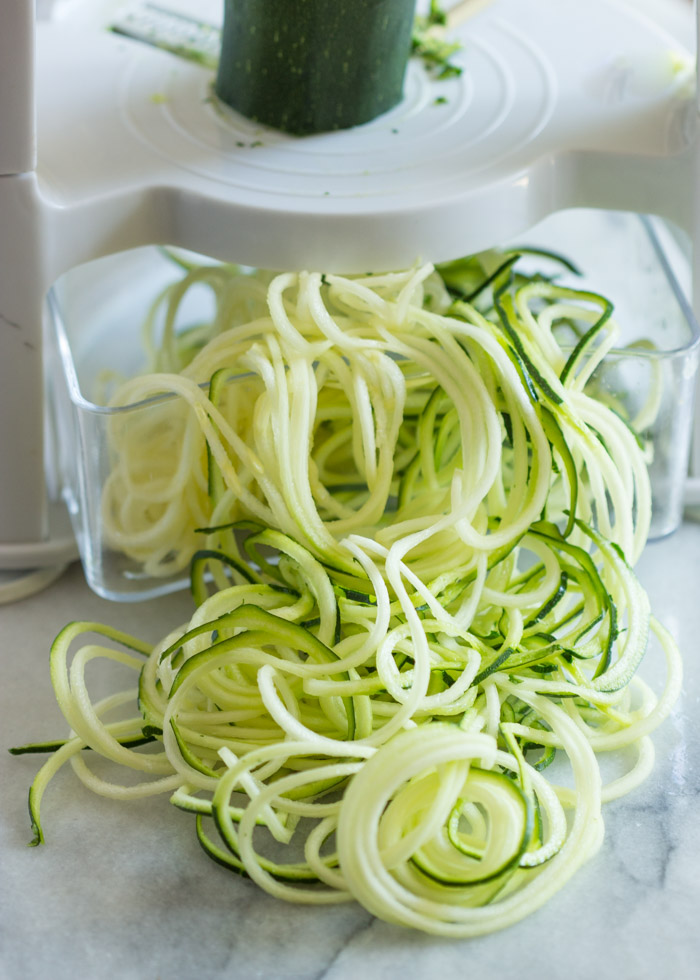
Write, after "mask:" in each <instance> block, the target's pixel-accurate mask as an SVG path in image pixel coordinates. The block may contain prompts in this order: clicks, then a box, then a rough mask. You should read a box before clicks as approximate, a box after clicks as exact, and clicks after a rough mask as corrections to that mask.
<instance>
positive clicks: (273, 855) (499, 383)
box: [28, 252, 681, 937]
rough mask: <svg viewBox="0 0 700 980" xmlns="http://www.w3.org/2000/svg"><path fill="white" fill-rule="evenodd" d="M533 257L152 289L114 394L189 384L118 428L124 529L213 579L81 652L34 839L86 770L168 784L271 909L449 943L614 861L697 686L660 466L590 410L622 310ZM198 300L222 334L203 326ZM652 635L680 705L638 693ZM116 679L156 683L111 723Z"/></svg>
mask: <svg viewBox="0 0 700 980" xmlns="http://www.w3.org/2000/svg"><path fill="white" fill-rule="evenodd" d="M518 259H519V253H495V252H493V253H486V254H484V255H481V256H477V257H475V258H471V259H469V260H464V261H462V262H457V263H451V264H450V265H447V266H443V267H440V268H438V269H437V270H436V269H434V268H433V267H431V266H422V267H419V268H413V269H410V270H408V271H405V272H401V273H394V274H386V275H373V276H364V277H356V278H343V277H340V276H332V275H321V274H318V273H298V274H297V273H287V274H282V275H278V276H272V275H270V274H265V273H253V274H244V273H242V272H241V270H239V269H236V268H233V267H229V266H205V267H190V268H187V269H186V270H185V275H184V277H183V278H182V279H181V280H180V281H179V282H178V283H176V284H174V285H173V286H171V287H168V289H167V290H166V291H165V292H164V293H163V294H162V295H161V296H160V297H159V298H158V300H157V301H156V303H155V304H154V307H153V310H152V311H151V316H150V317H149V321H148V324H147V331H148V335H149V336H151V337H152V336H153V335H152V334H151V333H150V332H151V331H155V325H156V323H157V322H159V318H161V316H162V317H163V318H164V321H165V330H164V334H163V336H162V337H161V338H160V339H159V340H158V341H157V342H156V341H155V340H153V339H152V341H151V343H150V346H151V353H152V358H153V366H154V372H153V373H150V374H147V375H144V376H142V377H137V378H134V379H132V380H130V381H127V382H126V383H125V384H124V385H123V386H122V387H121V388H120V389H119V391H118V392H117V394H116V396H115V398H114V399H113V404H115V405H127V404H134V403H142V402H146V401H147V400H148V399H152V398H154V397H155V396H160V395H162V394H163V393H168V394H170V395H172V396H173V397H170V398H166V399H161V400H160V401H158V400H157V399H156V401H155V402H154V403H153V404H152V405H151V406H149V409H148V411H147V412H144V413H142V414H139V413H138V412H136V413H127V414H125V415H122V416H117V417H116V418H115V420H114V426H113V429H112V431H111V438H112V448H113V452H114V460H115V463H114V469H113V471H112V474H111V477H110V479H109V481H108V483H107V485H106V487H105V496H104V502H103V520H104V522H105V527H106V529H107V534H108V536H109V540H110V543H111V545H112V546H113V547H115V548H118V549H121V550H123V551H124V552H126V553H127V554H129V555H130V556H131V557H132V558H134V559H135V560H138V561H140V562H142V563H143V567H144V569H145V571H146V572H147V573H148V574H150V575H154V576H157V575H166V574H170V573H172V571H173V569H174V568H186V567H188V566H189V567H190V568H191V583H192V595H193V597H194V600H195V605H196V609H195V611H194V613H193V614H192V616H191V618H190V619H189V621H188V622H187V623H186V624H185V625H183V626H181V627H179V628H177V629H176V630H174V632H172V633H171V634H169V635H168V636H167V637H165V638H164V639H163V640H162V641H161V642H160V643H158V644H157V645H156V646H155V647H154V648H150V647H149V646H148V645H146V644H143V643H142V642H141V641H139V640H138V639H135V638H133V637H130V636H128V635H126V634H124V633H122V632H119V631H117V630H114V629H112V628H108V627H104V626H100V625H99V624H95V623H73V624H71V625H69V626H67V627H66V628H65V629H64V630H63V631H62V632H61V633H60V634H59V636H58V637H57V639H56V641H55V643H54V645H53V648H52V652H51V677H52V682H53V685H54V689H55V692H56V696H57V699H58V702H59V705H60V707H61V709H62V711H63V713H64V715H65V717H66V720H67V722H68V725H69V726H70V729H71V737H70V738H69V739H68V740H67V741H66V742H65V743H54V744H51V745H47V746H45V747H44V748H46V749H53V750H54V754H53V755H52V756H51V757H50V758H49V761H48V762H47V763H46V764H45V765H44V767H43V768H42V769H41V770H40V772H39V774H38V775H37V777H36V779H35V781H34V784H33V786H32V790H31V794H30V810H31V814H32V820H33V825H34V829H35V843H39V842H40V841H42V840H43V831H42V823H41V817H40V804H41V800H42V796H43V794H44V791H45V789H46V786H47V784H48V783H49V781H50V780H51V778H52V777H53V776H54V775H55V773H56V771H57V770H58V769H59V768H60V767H61V766H63V765H64V764H65V763H66V762H69V763H70V765H71V766H72V768H73V769H74V771H75V773H76V774H77V776H78V777H79V778H80V779H81V780H82V781H83V782H84V783H85V784H86V785H87V786H88V787H90V788H91V789H93V790H95V791H96V792H98V793H101V794H104V795H106V796H112V797H114V798H117V799H120V798H131V797H136V796H146V795H150V794H159V793H169V794H171V795H170V798H171V801H172V803H174V804H175V806H177V807H179V808H181V809H182V810H183V811H185V812H187V813H190V814H192V815H193V816H194V818H195V824H196V833H197V837H198V839H199V841H200V843H201V845H202V847H203V848H204V850H205V851H206V852H207V853H208V854H209V855H210V856H211V857H212V858H213V859H214V860H215V861H216V862H217V863H219V864H220V865H223V866H224V867H226V868H229V869H231V870H232V871H234V872H236V873H239V874H242V875H246V876H249V877H250V878H252V879H253V880H254V881H255V882H257V884H258V885H259V886H260V887H261V888H263V889H265V890H266V891H268V892H269V893H270V894H271V895H274V896H276V897H278V898H282V899H286V900H290V901H294V902H303V903H310V904H325V903H336V902H343V901H348V900H352V899H354V900H357V901H359V902H361V903H362V905H363V906H364V907H365V908H367V909H369V910H370V911H371V912H372V913H373V914H374V915H376V916H378V917H380V918H382V919H385V920H387V921H389V922H393V923H399V924H402V925H406V926H410V927H414V928H416V929H421V930H425V931H427V932H431V933H436V934H439V935H444V936H455V937H457V936H475V935H479V934H482V933H485V932H489V931H492V930H495V929H500V928H503V927H505V926H508V925H510V924H512V923H514V922H516V921H518V920H519V919H521V918H523V917H524V916H526V915H528V914H529V913H531V912H533V911H534V910H535V909H537V908H538V907H539V906H541V905H542V904H543V903H544V902H545V901H547V899H549V898H550V897H551V896H552V895H553V894H554V893H555V892H556V891H557V890H558V889H559V888H561V887H562V885H563V884H564V883H565V882H566V881H567V880H568V879H569V878H570V877H571V875H572V874H573V873H574V872H575V871H576V869H577V868H579V867H580V866H581V865H582V864H583V863H584V862H585V861H587V860H589V859H590V858H591V857H592V856H593V855H594V854H595V852H596V850H597V848H598V847H599V845H600V842H601V840H602V836H603V819H602V812H601V807H602V804H603V803H604V802H606V801H608V800H610V799H614V798H615V797H617V796H620V795H622V794H624V793H627V792H629V791H630V790H632V789H634V788H635V787H637V786H638V785H639V784H640V783H641V782H642V781H643V779H644V778H645V777H646V776H647V775H648V773H649V771H650V768H651V765H652V762H653V748H652V744H651V741H650V739H649V733H650V732H651V731H653V729H654V728H655V727H656V726H658V724H660V722H661V721H662V720H663V719H664V718H665V717H666V716H667V715H668V713H669V711H670V709H671V707H672V705H673V703H674V701H675V700H676V698H677V696H678V693H679V689H680V678H681V667H680V660H679V655H678V651H677V649H676V646H675V644H674V642H673V640H672V638H671V637H670V635H669V634H668V632H667V631H666V630H665V629H664V628H663V627H662V626H661V625H660V624H659V623H658V622H657V621H656V620H655V619H654V618H653V617H652V616H651V614H650V609H649V602H648V600H647V597H646V594H645V592H644V590H643V589H642V587H641V585H640V584H639V582H638V581H637V579H636V577H635V575H634V572H633V570H632V566H633V564H634V562H635V560H636V559H637V557H638V556H639V554H640V553H641V551H642V548H643V547H644V544H645V541H646V536H647V530H648V526H649V515H650V494H649V484H648V479H647V472H646V466H645V458H644V453H643V450H642V448H640V445H639V443H638V440H637V437H636V435H635V433H634V432H633V431H632V430H631V428H630V427H629V426H628V424H627V423H626V421H625V420H623V419H622V418H621V417H620V416H619V415H618V414H617V413H616V412H615V411H613V410H611V409H610V408H609V407H606V405H605V404H603V403H602V402H601V401H599V400H596V399H595V398H593V397H591V396H590V394H588V393H587V387H588V385H589V383H590V382H591V379H592V377H593V374H594V371H595V369H596V367H597V366H598V364H599V363H600V362H601V359H602V358H603V357H604V355H605V353H606V351H607V350H609V349H610V347H611V346H612V345H613V344H614V341H615V337H616V330H617V328H616V325H615V321H614V316H613V310H612V306H611V304H610V303H609V302H608V301H607V300H606V299H605V298H603V297H601V296H599V295H597V294H595V293H592V292H590V291H586V290H579V289H575V288H572V287H569V286H564V285H561V283H560V281H559V279H558V278H556V277H554V278H553V277H547V276H542V275H539V276H533V275H524V274H522V273H521V272H519V271H518ZM550 261H552V259H551V257H550ZM558 268H559V269H560V270H561V268H563V266H562V265H561V263H560V264H559V265H558ZM568 271H573V270H572V269H571V267H569V269H568ZM202 282H204V283H206V284H207V285H208V286H209V288H210V289H211V291H212V293H213V295H214V296H215V299H216V308H217V313H216V316H215V317H214V319H213V321H212V322H211V323H210V324H204V325H202V324H199V325H197V326H196V327H194V328H192V329H190V330H186V331H180V330H177V329H176V328H175V325H176V322H177V312H178V309H179V307H180V304H181V303H182V301H183V298H184V297H185V296H186V294H187V291H188V289H190V287H192V286H194V285H195V284H197V283H199V284H201V283H202ZM562 328H565V335H566V338H567V344H568V346H564V345H563V343H561V342H560V338H561V329H562ZM572 336H573V337H574V338H575V342H574V343H573V344H572V343H571V337H572ZM146 461H148V466H146V465H144V464H145V462H146ZM650 639H651V643H652V646H653V647H655V649H656V650H657V651H660V652H661V653H662V654H663V656H664V657H665V659H666V663H667V681H666V685H665V688H664V690H663V691H662V693H661V694H660V695H658V696H657V695H656V694H655V693H654V692H652V691H651V690H650V688H649V687H648V686H647V685H646V684H645V683H644V682H643V681H642V680H641V679H640V677H639V676H638V674H637V668H638V666H639V664H640V662H641V660H642V658H643V656H644V654H645V651H646V649H647V645H648V643H649V641H650ZM96 659H97V660H99V659H105V660H107V661H113V662H117V663H118V664H120V665H121V666H122V667H123V669H124V670H125V671H126V672H127V673H128V672H129V671H131V672H133V679H134V683H133V684H132V686H131V688H129V689H127V690H126V691H125V692H124V693H115V694H114V695H112V696H110V697H108V698H106V699H105V700H103V701H100V702H98V703H96V704H93V703H92V701H91V698H90V695H89V692H88V689H87V684H86V680H85V669H86V667H87V664H88V663H89V662H90V661H93V660H96ZM134 684H137V688H138V690H137V693H136V688H135V686H134ZM128 705H131V708H130V709H129V710H127V708H126V706H128ZM125 711H126V715H125V714H124V712H125ZM143 742H146V743H148V744H146V745H143V744H141V743H143ZM85 747H89V748H91V749H93V750H94V753H96V754H98V755H99V756H101V757H104V758H105V759H107V760H110V761H111V762H112V763H114V764H115V766H116V767H117V769H119V768H120V767H126V768H128V769H131V770H134V771H135V772H136V773H138V774H139V777H138V781H137V782H136V783H135V784H134V783H133V781H132V782H131V783H130V784H129V785H128V786H124V785H122V784H121V783H119V782H118V781H114V782H113V781H112V780H111V779H108V778H106V777H105V775H103V770H102V769H101V768H94V769H93V760H94V759H95V755H94V754H90V753H83V752H82V751H81V750H82V749H83V748H85ZM41 748H42V746H30V747H28V749H34V750H40V749H41ZM630 750H635V751H630ZM614 753H618V754H619V756H620V766H621V767H622V768H621V769H618V771H617V773H616V775H615V777H614V778H613V779H612V780H609V781H608V782H604V780H603V777H602V775H601V769H600V765H599V758H598V757H599V755H600V754H605V755H606V756H608V757H610V755H611V754H614ZM115 779H116V777H115Z"/></svg>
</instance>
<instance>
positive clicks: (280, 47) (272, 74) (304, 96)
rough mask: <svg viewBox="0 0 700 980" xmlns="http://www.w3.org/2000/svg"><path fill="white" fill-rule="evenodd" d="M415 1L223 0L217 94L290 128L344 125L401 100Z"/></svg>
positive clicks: (302, 130) (251, 115)
mask: <svg viewBox="0 0 700 980" xmlns="http://www.w3.org/2000/svg"><path fill="white" fill-rule="evenodd" d="M414 8H415V0H226V6H225V9H224V27H223V33H222V43H221V57H220V61H219V69H218V74H217V79H216V86H215V88H216V94H217V95H218V97H219V98H220V99H221V100H222V101H224V102H226V103H227V104H228V105H229V106H231V107H232V108H233V109H235V110H237V111H238V112H240V113H241V114H242V115H244V116H246V117H247V118H248V119H252V120H254V121H255V122H260V123H264V124H266V125H268V126H272V127H274V128H275V129H280V130H283V131H284V132H288V133H293V134H295V135H305V134H309V133H319V132H326V131H330V130H336V129H347V128H349V127H351V126H357V125H359V124H360V123H364V122H369V121H370V120H371V119H374V118H375V117H376V116H378V115H381V113H383V112H387V111H388V110H389V109H391V108H392V107H393V106H395V105H396V104H397V103H398V102H399V101H400V99H401V96H402V93H403V79H404V74H405V69H406V63H407V61H408V56H409V54H410V50H411V32H412V27H413V17H414Z"/></svg>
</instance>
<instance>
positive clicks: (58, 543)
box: [0, 501, 78, 570]
mask: <svg viewBox="0 0 700 980" xmlns="http://www.w3.org/2000/svg"><path fill="white" fill-rule="evenodd" d="M77 558H78V545H77V544H76V541H75V536H74V534H73V529H72V527H71V523H70V518H69V516H68V511H67V510H66V506H65V504H64V503H63V501H57V502H55V503H50V504H49V535H48V537H47V538H46V539H45V540H43V541H27V542H22V541H18V542H13V543H11V544H2V543H0V569H4V570H8V569H29V568H44V567H46V566H48V565H61V564H65V563H66V562H70V561H75V559H77Z"/></svg>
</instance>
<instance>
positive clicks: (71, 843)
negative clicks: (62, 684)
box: [0, 523, 700, 980]
mask: <svg viewBox="0 0 700 980" xmlns="http://www.w3.org/2000/svg"><path fill="white" fill-rule="evenodd" d="M638 570H639V574H640V576H641V578H642V581H643V582H644V584H645V585H646V587H647V588H648V590H649V593H650V595H651V599H652V606H653V609H654V611H655V613H656V614H657V615H658V617H659V618H660V619H662V620H663V621H664V622H665V624H666V625H667V626H668V627H669V628H670V629H671V630H672V631H673V632H674V634H675V635H676V637H677V639H678V640H679V642H680V644H681V647H682V650H683V653H684V657H685V668H686V677H685V684H684V694H683V698H682V701H681V702H680V703H679V704H678V705H677V706H676V709H675V711H674V713H673V715H672V717H671V718H670V719H668V720H667V721H666V722H665V724H664V726H663V727H662V728H661V729H660V730H659V731H658V732H657V733H656V734H655V737H654V740H655V744H656V747H657V761H656V767H655V769H654V772H653V774H652V776H651V778H650V779H649V780H648V781H647V782H646V783H645V784H644V785H643V786H642V787H641V788H640V789H638V790H637V791H636V792H634V793H633V794H631V795H630V796H628V797H626V798H624V799H622V800H620V801H618V802H616V803H613V804H609V805H608V806H607V808H606V810H605V823H606V836H605V841H604V844H603V847H602V849H601V851H600V852H599V854H598V855H597V856H596V857H595V858H594V859H593V860H592V861H591V862H590V863H589V864H588V865H586V866H585V867H584V868H583V869H582V870H581V871H580V872H579V873H578V875H577V876H576V877H575V878H574V879H573V881H571V882H570V883H569V884H568V886H567V887H566V888H565V889H564V890H563V891H562V892H560V893H559V894H558V895H557V896H556V897H555V898H554V899H553V900H552V901H551V902H550V903H549V905H547V906H546V907H545V908H544V909H542V910H541V911H539V912H537V913H536V914H535V915H533V916H531V917H530V918H528V919H526V920H525V921H523V922H521V923H520V924H518V925H516V926H514V927H512V928H511V929H509V930H507V931H505V932H503V933H497V934H494V935H491V936H488V937H486V938H483V939H478V940H471V941H447V940H439V939H434V938H432V937H429V936H427V935H423V934H419V933H412V932H409V931H407V930H403V929H399V928H397V927H393V926H389V925H386V924H385V923H382V922H378V921H376V920H374V919H373V918H372V917H371V916H370V915H369V914H367V913H366V912H364V911H363V910H362V909H361V908H359V907H358V906H356V905H342V906H337V907H331V908H322V909H314V908H306V907H294V906H289V905H287V904H283V903H279V902H277V901H275V900H274V899H272V898H270V897H268V896H267V895H265V894H263V893H261V892H260V891H258V889H257V888H256V886H254V885H253V884H251V883H250V882H249V881H246V880H243V879H241V878H239V877H237V876H234V875H232V874H230V873H229V872H227V871H225V870H223V869H222V868H220V867H218V866H217V865H215V864H214V863H213V862H211V861H210V860H209V859H208V858H207V857H206V856H205V855H204V853H203V852H202V851H201V850H200V848H199V845H198V844H197V842H196V840H195V836H194V827H193V822H192V819H191V818H190V817H189V816H188V815H186V814H183V813H181V812H179V811H177V810H176V809H175V808H174V807H171V806H170V805H169V804H168V802H167V798H166V797H162V798H156V799H151V800H148V801H143V802H139V803H118V802H112V801H109V800H104V799H102V798H99V797H95V796H93V795H92V794H90V793H89V792H88V791H87V790H85V789H84V788H83V787H82V786H81V785H80V784H79V783H78V782H77V780H76V778H75V777H74V775H73V773H72V772H71V771H70V770H69V769H67V770H66V771H64V772H62V773H60V774H59V776H58V777H57V778H56V780H55V782H54V783H53V784H52V785H51V786H50V787H49V789H48V791H47V794H46V797H45V800H44V808H43V817H44V830H45V832H46V838H47V843H46V845H45V846H44V847H41V848H29V847H27V846H26V845H27V841H28V840H29V839H30V837H31V832H30V829H29V821H28V817H27V810H26V800H27V790H28V787H29V784H30V782H31V779H32V777H33V775H34V773H35V771H36V769H37V766H38V763H39V762H40V757H36V756H35V757H32V756H21V757H13V756H10V755H9V754H8V753H7V752H6V751H3V752H2V753H0V785H1V786H2V807H1V810H0V881H1V882H2V884H1V885H0V977H2V978H3V980H5V978H7V980H19V978H22V980H43V978H49V977H51V980H64V978H65V980H68V978H70V980H76V978H78V980H82V978H89V980H107V978H109V980H131V978H138V980H141V978H144V980H159V978H160V980H193V978H195V977H196V978H197V980H210V978H211V980H219V978H234V977H235V978H236V980H248V978H254V977H260V978H265V980H276V978H279V980H292V978H294V980H296V978H298V980H312V978H314V980H319V978H321V977H323V978H324V980H346V978H350V977H357V976H358V975H361V976H362V978H363V980H375V978H376V980H379V978H387V980H388V978H394V977H405V978H413V977H426V978H427V977H433V976H440V977H441V980H451V978H457V977H460V978H461V977H464V976H467V975H470V976H471V975H473V976H475V977H478V978H479V980H488V978H492V977H493V978H496V977H498V978H499V980H510V978H516V977H517V978H519V980H522V978H523V977H525V978H527V977H535V976H536V977H538V980H559V978H561V977H563V976H566V977H567V978H568V980H584V978H586V980H588V978H590V977H596V980H608V978H609V980H612V978H615V980H645V978H651V977H657V976H672V977H674V980H685V978H687V980H691V978H695V977H697V975H698V963H699V962H700V929H699V928H698V909H700V654H699V652H698V645H699V643H698V638H699V637H700V601H699V600H700V525H699V524H690V523H688V524H686V525H684V526H683V528H682V529H681V530H680V531H679V532H677V533H676V534H674V535H673V536H671V537H669V538H667V539H666V540H664V541H659V542H655V543H653V544H650V545H649V546H648V548H647V551H646V552H645V554H644V556H643V558H642V560H641V562H640V565H639V569H638ZM189 602H190V600H189V597H188V596H187V595H186V594H180V595H177V596H169V597H167V598H165V599H162V600H159V601H157V602H150V603H147V604H139V605H132V606H120V605H115V604H113V603H108V602H106V601H104V600H101V599H99V598H97V597H96V596H95V595H93V594H92V593H90V592H89V591H88V589H87V587H86V586H85V584H84V582H83V579H82V574H81V572H80V569H79V568H77V567H76V568H72V569H71V570H70V571H69V572H68V573H67V574H66V575H65V576H64V577H63V578H62V579H61V580H59V581H58V582H57V583H55V584H54V585H53V586H52V587H51V588H50V589H49V590H48V591H46V592H44V593H43V594H41V595H39V596H36V597H34V598H32V599H27V600H25V601H23V602H19V603H17V604H16V605H13V606H7V607H4V608H0V644H1V648H2V663H3V683H2V685H0V728H1V734H2V746H3V749H6V748H8V747H9V746H10V745H13V744H18V743H22V742H24V741H30V740H35V739H41V738H47V737H51V736H56V735H59V736H60V735H61V734H63V733H64V731H65V727H64V724H63V722H62V719H61V718H60V716H59V713H58V709H57V707H56V705H55V702H54V698H53V693H52V690H51V685H50V681H49V671H48V649H49V644H50V642H51V640H52V638H53V636H54V635H55V634H56V633H57V632H58V630H59V629H60V628H61V627H62V626H63V625H64V624H65V623H66V622H67V621H68V620H70V619H73V618H81V619H82V618H85V619H98V620H102V621H105V622H109V623H112V624H114V625H121V626H122V627H124V628H127V629H129V630H130V631H131V632H134V633H136V634H138V635H141V636H144V637H147V638H150V639H156V638H157V637H158V636H160V634H161V633H162V632H163V630H164V629H167V628H169V627H170V626H172V625H173V623H175V622H179V621H180V620H184V619H186V618H187V616H188V615H189ZM645 670H646V671H651V672H652V673H653V665H651V664H648V665H645Z"/></svg>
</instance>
